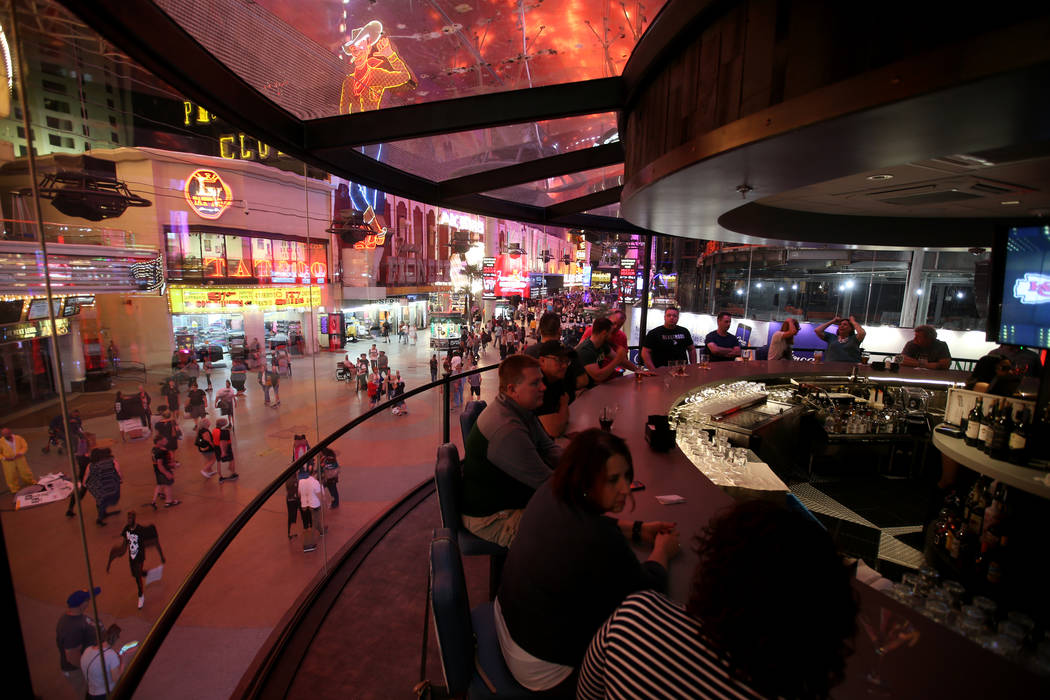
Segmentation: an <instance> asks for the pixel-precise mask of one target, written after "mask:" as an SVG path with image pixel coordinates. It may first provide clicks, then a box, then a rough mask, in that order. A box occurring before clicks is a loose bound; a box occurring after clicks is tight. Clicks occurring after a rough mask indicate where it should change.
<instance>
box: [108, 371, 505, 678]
mask: <svg viewBox="0 0 1050 700" xmlns="http://www.w3.org/2000/svg"><path fill="white" fill-rule="evenodd" d="M497 367H498V365H490V366H487V367H481V368H476V369H473V370H469V371H467V372H464V373H461V374H456V375H452V376H447V375H446V376H445V377H443V378H440V379H439V380H438V381H436V382H433V383H429V384H425V385H423V386H420V387H418V388H416V389H412V390H411V391H406V392H405V393H404V394H403V395H401V396H398V397H396V398H394V399H392V400H387V401H385V402H383V403H381V404H379V405H377V406H375V407H374V408H370V409H369V410H367V411H365V412H364V413H362V414H361V415H360V416H358V417H356V418H354V419H353V420H351V421H349V422H347V423H346V424H344V425H342V426H341V427H340V428H338V429H337V430H335V431H333V432H332V433H331V434H329V435H327V436H326V437H324V438H322V439H321V440H320V441H319V442H317V444H315V445H313V446H312V447H311V448H310V449H309V450H308V451H307V452H306V453H305V454H303V455H302V456H301V457H300V458H299V459H297V460H295V461H294V462H292V463H291V464H290V465H289V466H287V467H285V468H284V469H282V470H280V471H279V472H278V473H277V474H276V475H275V476H274V478H273V479H271V480H270V481H269V483H268V484H266V485H265V486H264V487H263V488H261V489H260V490H259V491H258V492H257V493H256V494H255V495H254V496H252V497H251V498H250V500H249V501H248V502H247V503H246V504H245V505H244V506H243V508H241V509H240V511H239V512H238V513H237V514H236V516H235V517H234V518H233V520H232V522H230V524H229V525H228V526H227V527H226V528H225V529H224V530H223V531H222V533H221V534H220V535H219V536H218V538H217V539H216V540H215V542H214V544H212V545H211V547H210V548H209V549H208V550H207V551H206V552H205V554H204V555H203V556H202V557H201V559H200V560H199V561H198V562H197V564H196V565H195V566H194V567H193V568H192V569H191V570H190V571H189V573H188V574H187V575H186V577H185V579H184V580H183V582H182V583H181V584H180V585H179V587H178V589H177V590H176V591H175V593H174V595H172V597H171V599H170V600H169V601H168V602H167V604H166V606H165V608H164V610H163V612H162V613H161V614H160V616H159V617H158V618H157V619H156V621H155V622H154V623H153V626H152V627H151V628H150V630H149V632H148V634H146V636H145V637H144V638H143V640H142V643H141V645H140V646H139V648H138V650H137V652H136V653H135V655H134V657H133V658H132V659H131V661H130V663H129V665H128V666H127V668H126V670H125V671H124V673H123V675H122V676H121V678H120V681H119V683H118V685H117V687H116V688H115V689H114V692H113V697H115V698H131V697H132V696H134V695H136V694H137V695H139V696H141V697H164V696H166V695H167V694H169V693H170V692H171V689H172V688H174V687H178V688H179V691H178V692H179V693H180V694H186V693H189V694H190V695H194V696H213V697H218V696H220V695H222V696H230V695H232V694H234V692H235V690H236V689H237V687H238V684H239V683H240V682H241V681H242V678H243V677H244V676H245V674H246V672H247V671H248V670H249V669H253V666H254V665H256V664H257V663H258V659H259V658H262V657H265V655H266V652H267V650H269V649H270V648H271V647H273V646H274V645H275V644H276V643H277V642H278V641H279V640H280V639H281V637H282V635H284V634H285V633H286V632H287V631H288V628H289V627H291V626H293V624H294V621H295V619H296V611H297V610H298V609H299V608H300V607H302V605H304V603H305V602H306V601H308V600H309V599H310V598H311V596H312V594H313V593H314V592H316V591H317V590H318V589H319V588H320V587H321V586H322V585H323V583H324V581H325V579H326V577H327V576H328V574H329V573H330V572H331V571H332V569H333V567H334V566H336V565H337V564H338V563H339V562H340V561H341V560H342V558H343V557H345V556H346V555H347V554H348V553H350V552H351V551H352V550H353V549H354V547H355V546H356V545H357V543H358V542H359V541H360V539H361V537H362V536H363V535H364V534H365V533H367V531H368V530H369V528H370V526H371V525H372V524H373V523H374V522H375V521H376V520H377V519H378V518H379V517H380V516H381V515H382V513H383V512H385V511H386V510H387V509H389V508H391V507H393V506H394V505H396V504H397V503H398V502H399V501H400V499H401V497H402V496H403V495H405V494H406V493H408V492H410V491H412V490H414V489H415V488H417V487H419V486H420V485H421V484H422V483H423V482H425V481H426V480H428V479H432V478H433V473H434V461H435V455H436V449H437V446H438V445H439V444H440V443H443V442H449V441H451V442H454V443H456V444H457V445H458V446H459V448H460V450H462V448H463V445H462V437H461V429H460V425H459V419H458V417H459V411H458V407H457V405H458V406H462V405H465V404H466V402H468V401H470V400H471V398H472V397H471V392H470V387H469V382H468V380H467V377H469V376H471V375H479V376H482V375H483V381H482V391H481V398H482V399H484V400H487V401H492V398H493V396H494V395H495V393H496V388H497V387H496V384H497V382H496V381H495V373H492V372H490V371H491V370H494V369H497ZM457 383H459V385H460V388H459V389H457V388H456V384H457ZM460 392H462V393H461V394H460ZM403 409H407V412H405V410H403ZM395 411H396V413H395ZM293 430H294V428H293ZM288 437H291V436H288ZM326 450H332V451H333V452H334V453H335V455H336V456H337V459H338V462H339V464H340V473H339V475H338V482H337V484H336V490H337V492H338V501H336V496H335V494H334V493H330V492H327V491H326V492H325V494H324V497H325V498H324V501H325V503H324V507H322V508H321V510H320V521H321V525H322V527H323V529H324V531H325V532H324V535H323V536H320V537H317V538H316V550H314V551H309V552H308V551H304V546H306V545H308V544H311V542H310V541H308V539H307V537H306V534H305V532H304V531H303V528H302V523H301V522H300V521H299V518H300V515H299V514H298V513H296V516H295V517H296V524H295V525H294V526H293V525H288V521H289V517H288V510H289V509H288V507H287V505H286V503H287V499H286V489H285V484H286V483H287V482H288V480H289V479H291V478H294V475H295V474H296V473H297V472H298V471H299V470H300V468H301V467H302V466H303V465H304V464H307V463H309V462H312V461H316V460H318V459H319V458H320V457H321V456H322V454H323V453H324V452H325V451H326ZM242 463H243V462H242ZM244 468H246V467H241V469H244ZM336 502H338V504H339V505H338V507H332V504H333V503H336ZM230 505H235V504H230ZM161 536H162V537H163V533H161ZM191 668H192V669H193V673H192V674H187V673H186V669H191Z"/></svg>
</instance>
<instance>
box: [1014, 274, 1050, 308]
mask: <svg viewBox="0 0 1050 700" xmlns="http://www.w3.org/2000/svg"><path fill="white" fill-rule="evenodd" d="M1014 298H1015V299H1018V300H1020V302H1021V303H1022V304H1047V303H1050V277H1048V276H1047V275H1040V274H1038V273H1036V272H1026V273H1025V275H1024V277H1022V278H1019V279H1017V280H1015V281H1014Z"/></svg>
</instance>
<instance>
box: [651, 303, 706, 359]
mask: <svg viewBox="0 0 1050 700" xmlns="http://www.w3.org/2000/svg"><path fill="white" fill-rule="evenodd" d="M678 316H679V312H678V309H677V308H675V307H674V306H668V307H667V308H666V309H664V325H662V326H658V327H657V328H654V329H652V330H651V331H649V332H648V333H646V334H645V340H643V341H642V361H643V362H644V363H645V366H646V367H653V368H655V367H664V366H666V365H667V363H669V362H685V361H686V359H687V357H688V360H689V362H692V363H694V364H695V363H696V346H695V345H693V334H692V333H691V332H690V331H689V329H688V328H686V327H685V326H679V325H678Z"/></svg>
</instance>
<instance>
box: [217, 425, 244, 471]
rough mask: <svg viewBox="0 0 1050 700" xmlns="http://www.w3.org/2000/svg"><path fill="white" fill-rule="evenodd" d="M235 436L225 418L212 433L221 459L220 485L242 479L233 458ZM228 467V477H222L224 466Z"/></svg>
mask: <svg viewBox="0 0 1050 700" xmlns="http://www.w3.org/2000/svg"><path fill="white" fill-rule="evenodd" d="M232 438H233V436H232V435H231V434H230V422H229V421H228V420H226V419H225V418H220V419H219V420H217V421H215V428H214V429H213V430H212V431H211V441H212V444H214V445H215V451H216V454H217V455H218V459H219V483H220V484H221V483H222V482H224V481H234V480H236V479H237V478H239V477H240V474H238V473H237V466H236V462H235V461H234V458H233V440H232ZM223 464H225V465H226V471H227V472H228V473H227V475H226V476H223V475H222V465H223Z"/></svg>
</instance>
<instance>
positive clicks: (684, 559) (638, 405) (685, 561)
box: [568, 360, 967, 600]
mask: <svg viewBox="0 0 1050 700" xmlns="http://www.w3.org/2000/svg"><path fill="white" fill-rule="evenodd" d="M710 367H711V368H710V369H709V370H703V369H700V367H699V365H695V364H693V365H687V366H686V376H683V377H674V376H670V375H669V370H668V369H667V368H661V369H659V370H657V375H656V376H655V377H645V378H643V379H642V381H640V382H639V381H636V380H635V378H634V377H633V376H630V375H627V376H624V377H620V378H618V379H614V380H612V381H610V382H607V383H605V384H601V385H599V386H597V387H595V388H593V389H590V390H588V391H585V392H583V393H582V394H580V396H579V397H578V398H577V400H576V401H575V402H574V403H573V404H572V405H571V407H570V417H569V426H568V431H570V432H572V431H579V430H584V429H586V428H592V427H598V414H599V412H600V411H601V409H602V407H603V406H607V405H611V404H618V405H619V406H620V410H619V412H618V413H617V414H616V420H615V422H614V424H613V427H612V431H613V432H614V433H616V434H617V435H619V436H620V437H622V438H624V440H626V441H627V444H628V446H629V447H630V448H631V454H632V456H633V457H634V472H635V479H636V480H638V481H640V482H642V483H643V484H645V489H644V490H642V491H638V492H636V493H635V494H634V500H635V507H634V510H633V511H625V512H624V513H623V514H622V515H621V517H624V518H632V519H636V520H670V521H675V522H677V523H678V529H679V531H680V532H681V533H682V537H683V543H685V542H686V541H687V540H688V538H691V537H693V536H694V535H695V534H697V533H698V532H700V530H701V529H702V528H703V527H704V525H705V524H706V523H707V522H708V521H709V520H710V519H711V518H712V517H713V516H714V515H715V513H716V512H717V511H719V510H720V509H722V508H725V507H726V506H728V505H730V504H731V503H733V495H742V493H741V491H740V490H738V489H733V488H731V487H730V488H724V487H719V486H717V485H716V484H715V483H713V482H712V480H711V479H710V478H708V477H707V476H706V475H705V474H704V473H703V472H702V471H701V470H700V469H699V468H698V467H697V466H696V465H694V464H693V462H692V461H691V460H690V459H689V458H688V457H687V456H686V455H685V454H683V452H682V451H681V450H680V449H678V448H677V447H675V448H673V449H672V450H671V451H669V452H656V451H654V450H652V449H651V448H650V447H649V443H648V442H647V441H646V439H645V425H646V422H647V421H648V418H649V416H650V415H667V413H668V411H669V410H670V409H671V407H672V406H673V405H674V404H676V403H677V402H678V400H679V399H680V398H681V397H682V396H683V395H684V394H686V393H687V392H689V391H691V390H693V389H696V388H698V387H702V386H710V385H717V384H725V383H730V382H735V381H741V380H750V381H757V382H766V383H772V382H775V381H777V380H780V381H782V382H784V383H786V382H788V381H789V380H790V379H791V378H796V379H798V380H802V381H820V380H824V381H835V382H844V381H847V379H848V377H849V376H850V373H851V372H852V371H853V370H854V367H855V366H854V365H851V364H845V363H830V362H829V363H813V362H796V361H790V360H775V361H752V362H712V363H711V366H710ZM856 369H857V377H858V378H869V379H871V380H872V381H875V382H885V383H896V384H917V385H924V384H925V385H935V386H941V387H943V388H947V387H948V386H951V385H953V384H956V383H962V381H963V380H964V379H965V378H966V376H967V374H966V373H965V372H959V371H943V372H941V371H931V370H923V369H909V368H901V371H900V373H899V374H898V373H888V372H878V371H875V370H873V369H871V368H870V367H866V366H857V367H856ZM748 469H749V470H756V471H762V470H764V471H766V472H768V474H760V475H758V476H759V479H758V480H759V481H766V480H769V483H771V484H773V486H772V487H771V488H770V489H768V491H770V492H772V493H776V492H777V491H778V490H779V491H780V493H784V492H786V488H783V489H778V488H777V487H776V485H775V484H776V482H779V481H780V480H779V478H777V477H776V475H775V474H773V473H772V471H771V470H770V469H769V467H768V466H765V465H762V464H755V463H749V464H748ZM774 480H775V481H774ZM744 493H746V495H747V496H753V495H755V492H754V491H751V490H747V491H745V492H744ZM671 494H674V495H678V496H682V497H683V498H684V499H685V501H684V503H681V504H678V505H669V506H664V505H660V503H658V502H657V500H656V497H657V496H664V495H671ZM696 561H697V560H696V555H695V553H693V551H692V548H691V547H686V546H683V548H682V555H681V556H680V557H679V558H678V559H677V560H676V562H675V564H674V565H673V566H672V570H671V572H670V574H671V576H670V582H669V586H670V590H669V593H670V595H671V597H672V598H675V599H676V600H685V599H686V597H687V592H688V587H689V582H690V579H691V577H692V573H693V569H694V568H695V565H696Z"/></svg>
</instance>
